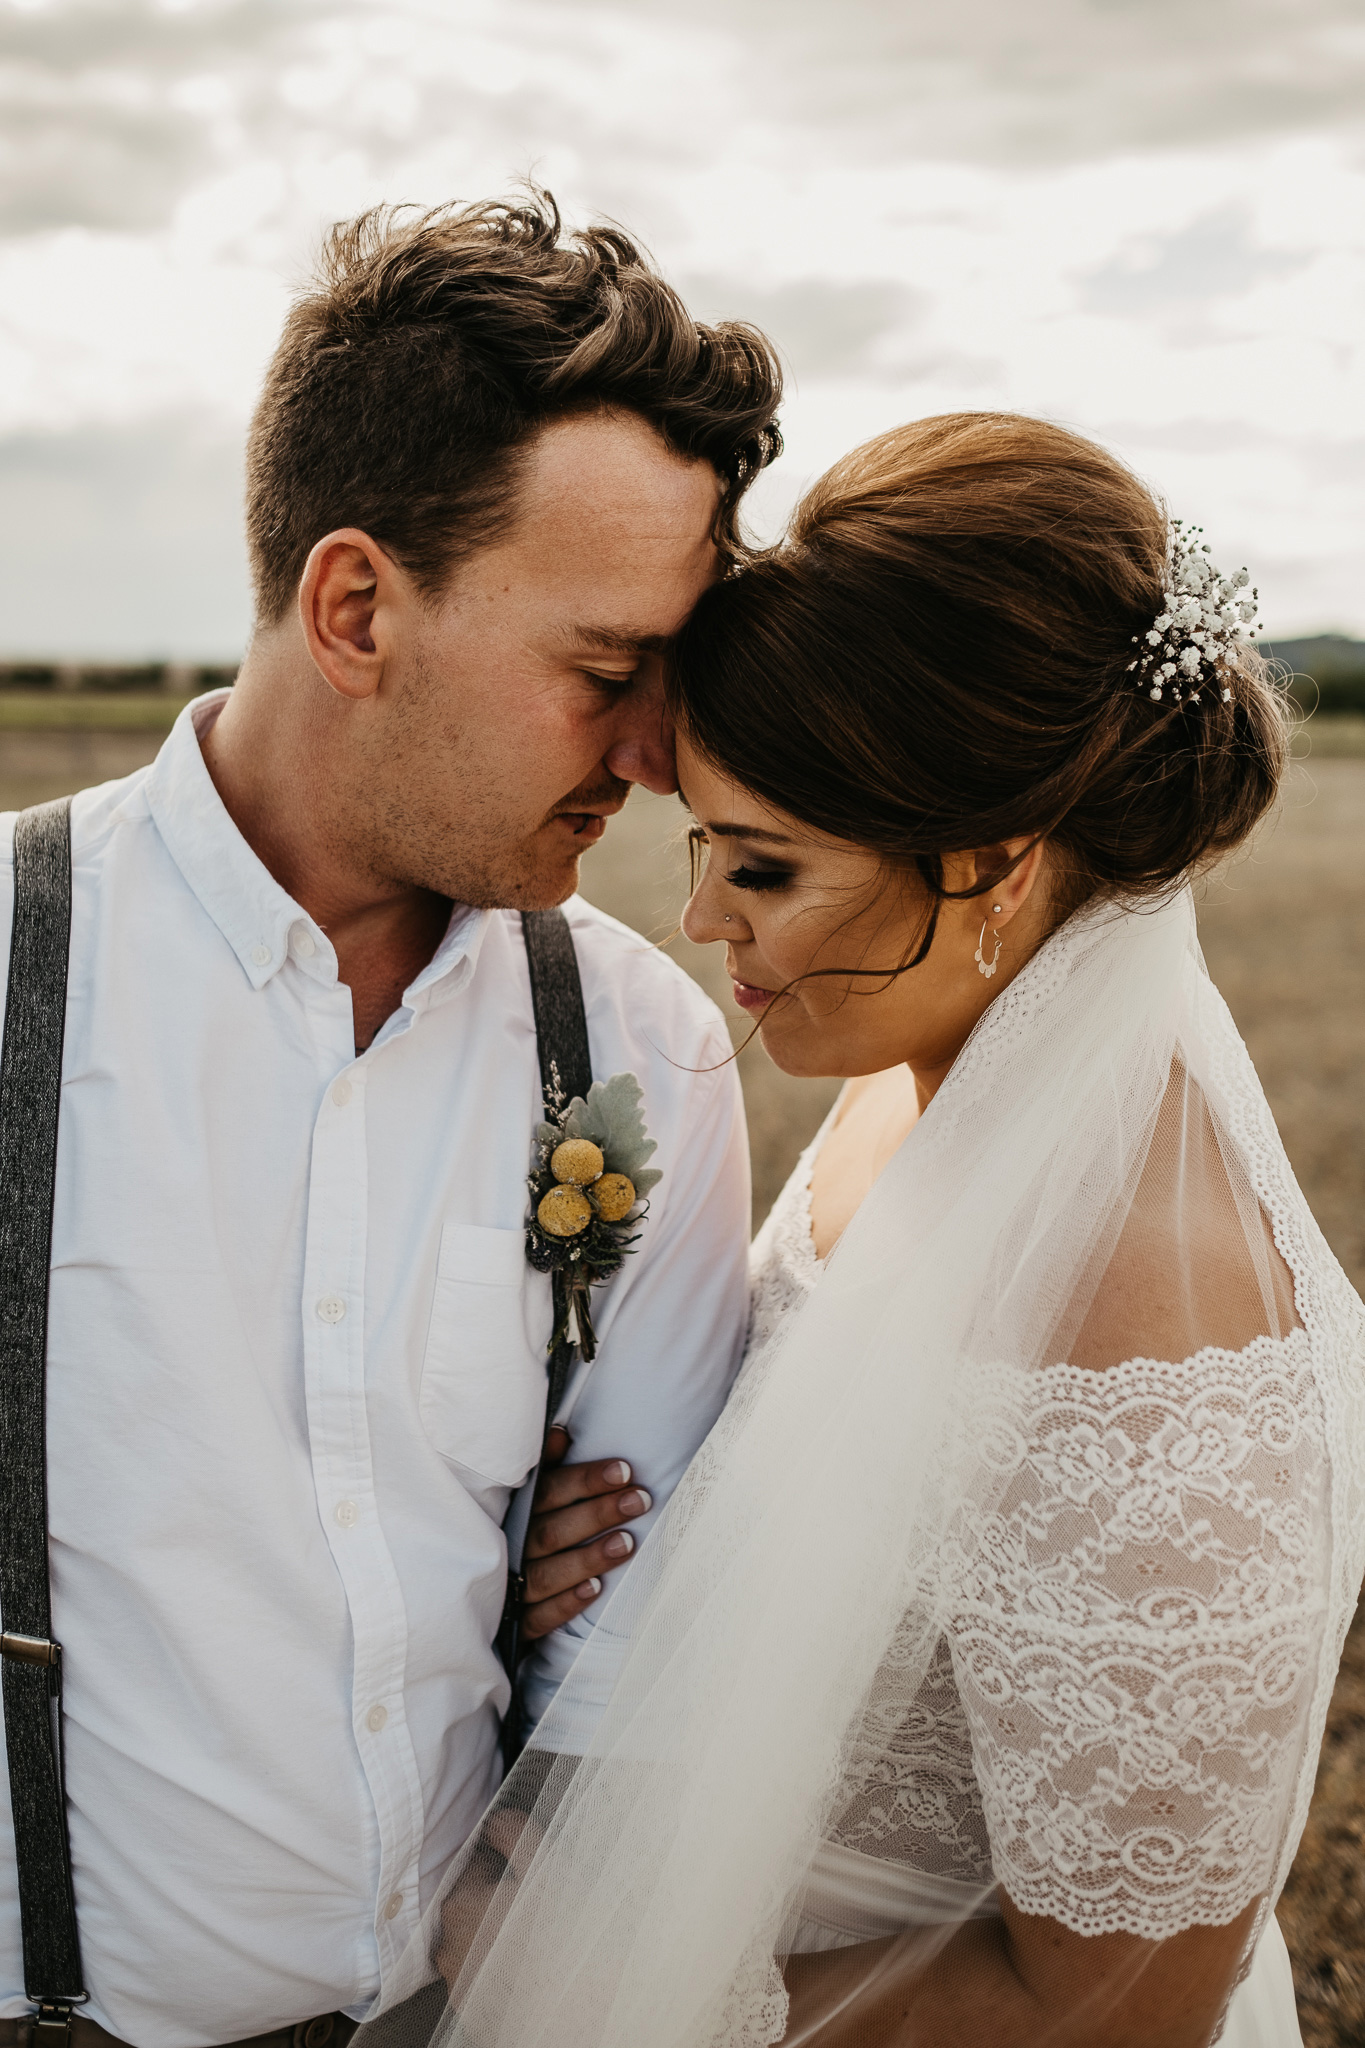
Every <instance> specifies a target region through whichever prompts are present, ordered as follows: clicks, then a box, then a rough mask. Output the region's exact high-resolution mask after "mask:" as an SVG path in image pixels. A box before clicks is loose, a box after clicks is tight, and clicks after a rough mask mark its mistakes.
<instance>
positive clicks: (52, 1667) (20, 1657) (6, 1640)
mask: <svg viewBox="0 0 1365 2048" xmlns="http://www.w3.org/2000/svg"><path fill="white" fill-rule="evenodd" d="M0 1657H8V1658H9V1659H10V1660H11V1661H12V1662H13V1663H15V1664H46V1665H47V1667H48V1670H49V1671H50V1673H51V1677H50V1678H49V1680H48V1690H49V1692H51V1693H53V1694H56V1693H59V1692H60V1691H61V1689H62V1646H61V1644H60V1643H50V1642H49V1641H48V1639H47V1637H46V1636H16V1635H10V1634H9V1633H8V1632H6V1633H5V1634H3V1635H0Z"/></svg>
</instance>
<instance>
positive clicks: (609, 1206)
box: [592, 1173, 635, 1223]
mask: <svg viewBox="0 0 1365 2048" xmlns="http://www.w3.org/2000/svg"><path fill="white" fill-rule="evenodd" d="M592 1198H593V1200H594V1202H596V1204H597V1213H598V1215H599V1216H600V1217H601V1218H602V1221H603V1222H604V1223H619V1222H620V1221H621V1218H622V1217H623V1216H627V1215H629V1213H630V1211H631V1210H632V1209H633V1208H634V1207H635V1183H634V1181H633V1180H631V1178H630V1176H629V1175H628V1174H624V1173H604V1174H603V1175H602V1178H601V1179H600V1180H599V1181H597V1182H596V1183H595V1184H594V1187H593V1191H592Z"/></svg>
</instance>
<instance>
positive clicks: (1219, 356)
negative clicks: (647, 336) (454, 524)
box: [0, 0, 1365, 659]
mask: <svg viewBox="0 0 1365 2048" xmlns="http://www.w3.org/2000/svg"><path fill="white" fill-rule="evenodd" d="M528 172H530V173H534V175H535V176H537V177H538V178H539V179H540V180H541V181H543V182H545V183H548V184H549V185H550V186H551V187H552V188H553V189H554V191H555V192H556V194H557V195H558V196H559V198H560V200H561V202H562V203H563V205H564V206H565V208H566V211H568V213H569V214H570V215H571V216H572V217H575V218H586V217H588V216H590V215H592V214H594V213H605V214H610V215H612V216H614V217H616V218H618V219H620V220H623V221H625V222H626V223H628V224H629V225H630V226H631V227H632V228H633V229H635V230H636V231H637V232H638V233H639V234H640V235H641V236H643V238H644V239H645V240H646V241H647V242H648V243H649V244H650V246H651V247H652V248H653V250H654V252H655V254H656V255H657V256H658V258H659V260H660V261H661V262H662V263H663V265H664V266H665V268H666V269H667V270H668V271H669V273H670V275H671V276H672V277H673V278H674V279H675V281H676V282H677V283H678V284H679V285H680V286H681V287H682V288H683V289H684V291H685V292H686V293H687V294H688V295H689V297H690V299H691V301H692V303H693V304H694V307H695V309H696V310H697V311H698V313H700V314H703V315H717V314H727V313H733V314H742V315H746V316H748V317H750V318H753V319H757V320H758V321H760V322H761V323H762V324H764V325H766V326H767V327H769V329H770V330H771V332H772V333H773V335H774V336H775V338H776V339H777V340H778V342H779V343H780V344H781V346H782V348H783V350H784V352H785V354H786V357H787V360H788V363H789V365H790V369H791V374H792V380H793V388H792V392H791V396H790V399H789V402H788V404H787V406H786V408H785V414H784V423H785V427H786V430H787V443H788V453H787V455H786V456H785V457H784V459H783V461H782V462H781V463H780V464H779V465H778V467H777V469H776V470H775V471H774V472H773V473H772V475H771V477H770V478H768V479H765V481H764V484H763V485H762V487H761V491H760V494H759V496H758V499H757V502H756V505H755V519H756V522H757V523H758V524H759V525H760V527H761V529H762V530H763V531H764V532H768V533H771V532H775V531H776V530H777V528H778V527H779V526H780V524H781V520H782V517H783V515H784V513H785V511H786V509H787V507H788V506H789V505H790V503H791V501H792V499H793V498H794V496H795V495H796V493H797V492H798V491H799V489H800V487H801V484H802V482H803V480H805V479H806V478H808V477H809V476H811V475H813V474H815V473H817V472H818V471H819V470H820V469H821V468H822V467H823V466H824V465H825V464H826V463H827V462H829V461H830V460H832V459H833V457H834V456H836V455H837V454H838V453H840V451H841V450H842V449H844V448H845V447H847V446H849V445H851V444H852V443H853V442H855V441H858V440H860V439H862V438H864V437H865V436H866V435H868V434H870V433H873V432H875V431H876V430H878V429H879V428H881V427H884V426H888V425H890V424H892V423H894V422H896V421H898V420H902V419H905V418H909V417H912V416H914V415H917V414H922V413H927V412H938V411H943V410H946V409H950V408H959V407H971V406H1005V407H1012V408H1017V409H1020V410H1024V411H1030V412H1039V413H1043V414H1046V415H1048V416H1050V417H1052V418H1055V419H1060V420H1063V421H1066V422H1069V423H1071V424H1074V425H1077V426H1080V427H1081V428H1083V429H1084V430H1085V431H1086V432H1089V433H1092V434H1095V435H1097V436H1098V437H1099V438H1100V439H1102V440H1104V441H1106V442H1107V443H1109V444H1110V445H1111V446H1113V447H1115V448H1117V449H1118V450H1120V451H1121V452H1122V453H1123V454H1124V455H1125V456H1126V457H1127V458H1128V459H1129V460H1130V461H1132V462H1133V463H1134V464H1135V465H1136V466H1137V467H1138V468H1139V469H1140V470H1141V471H1142V473H1143V474H1144V475H1146V476H1148V477H1150V478H1151V479H1152V480H1153V481H1154V482H1155V483H1157V484H1158V485H1159V486H1160V487H1161V489H1162V490H1163V491H1164V492H1165V493H1166V494H1167V496H1168V497H1169V499H1170V501H1171V503H1172V506H1173V509H1174V510H1175V511H1177V512H1178V513H1181V514H1183V515H1184V516H1186V517H1189V518H1193V519H1195V520H1199V521H1202V523H1203V524H1204V525H1205V527H1206V528H1207V530H1208V532H1209V535H1210V538H1211V539H1212V540H1214V541H1215V542H1216V548H1215V553H1216V555H1217V557H1218V558H1219V559H1222V560H1224V561H1225V562H1226V563H1227V564H1228V565H1229V566H1236V565H1237V564H1239V563H1241V562H1243V561H1246V562H1247V563H1249V564H1250V565H1251V567H1252V569H1253V571H1254V573H1255V576H1256V578H1257V580H1258V581H1259V582H1260V585H1261V588H1262V593H1263V604H1264V611H1265V619H1266V624H1267V628H1268V630H1269V631H1270V633H1271V634H1272V636H1273V635H1277V634H1278V635H1288V634H1292V633H1298V632H1310V631H1314V630H1318V629H1336V630H1339V631H1350V632H1355V633H1361V632H1365V574H1363V573H1362V565H1363V564H1365V377H1363V376H1362V371H1363V370H1365V340H1362V337H1365V0H951V4H948V0H686V4H666V0H600V4H584V0H0V520H2V521H3V528H4V540H3V552H2V553H0V562H3V584H2V585H0V587H2V588H3V592H4V596H3V607H4V615H3V625H0V643H3V644H2V645H0V656H3V655H4V654H7V653H33V654H38V653H47V654H66V655H82V654H84V655H97V654H106V655H109V656H113V657H134V656H140V655H169V656H172V657H178V658H182V659H196V658H205V659H210V658H219V657H224V656H233V655H235V654H237V653H238V652H240V650H241V647H242V645H243V642H244V639H245V635H246V632H247V628H248V623H249V606H248V599H247V590H246V577H245V570H244V565H243V556H242V548H241V542H240V539H239V513H240V503H239V501H240V445H241V440H242V433H243V428H244V424H245V421H246V419H247V416H248V414H249V411H250V407H251V404H252V398H253V393H254V390H255V387H256V383H257V380H258V378H259V375H260V371H261V367H262V364H263V362H264V360H265V359H266V357H267V355H268V353H269V351H270V348H271V346H272V344H273V341H274V338H275V335H276V332H277V329H278V326H279V322H280V319H281V315H282V312H283V309H284V307H285V305H286V303H287V299H288V294H289V291H290V289H291V287H292V286H294V285H295V284H296V283H297V282H298V281H299V280H300V279H301V278H302V277H303V276H304V275H305V274H306V271H307V267H308V263H309V259H310V253H311V251H312V249H313V248H314V247H315V245H316V241H317V237H318V234H319V231H320V229H321V228H322V226H323V225H325V224H326V223H327V222H329V221H331V220H333V219H335V218H337V217H339V216H341V215H344V214H346V213H349V212H352V211H354V210H356V209H358V208H359V207H361V206H364V205H366V204H368V203H370V202H371V201H373V200H376V199H380V198H386V199H401V200H413V201H419V202H432V201H436V200H444V199H448V198H451V197H462V198H472V197H476V196H481V195H485V194H488V193H493V192H500V191H504V190H506V189H507V188H508V187H509V185H510V184H511V183H512V181H514V180H515V179H516V178H517V177H519V176H522V175H525V174H526V173H528Z"/></svg>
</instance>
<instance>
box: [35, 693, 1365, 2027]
mask: <svg viewBox="0 0 1365 2048" xmlns="http://www.w3.org/2000/svg"><path fill="white" fill-rule="evenodd" d="M1315 724H1318V734H1317V735H1316V736H1315V737H1314V738H1313V741H1312V744H1311V745H1310V744H1308V743H1307V742H1306V741H1301V743H1300V751H1301V752H1302V753H1303V755H1304V757H1305V758H1303V759H1302V760H1300V762H1299V763H1298V765H1297V766H1296V767H1295V769H1294V770H1293V772H1292V775H1291V778H1290V782H1289V786H1288V788H1287V790H1286V793H1285V797H1284V801H1283V803H1282V804H1281V806H1280V809H1279V812H1278V813H1277V815H1276V817H1275V818H1274V819H1273V820H1272V821H1271V822H1270V823H1269V824H1268V825H1267V826H1266V827H1265V828H1264V829H1263V831H1262V832H1261V833H1260V835H1259V836H1258V838H1257V841H1256V843H1255V845H1254V847H1253V848H1252V849H1251V851H1250V852H1249V853H1247V854H1245V855H1244V856H1243V857H1242V858H1241V859H1240V860H1239V861H1238V862H1237V864H1236V865H1235V866H1234V867H1233V869H1232V870H1231V872H1230V873H1229V874H1227V875H1225V876H1223V877H1222V878H1220V879H1219V880H1218V881H1216V882H1215V883H1212V884H1210V885H1209V886H1208V887H1207V888H1206V889H1205V890H1204V892H1203V900H1202V902H1201V907H1200V924H1201V930H1202V934H1203V940H1204V947H1205V951H1206V954H1207V957H1208V962H1209V967H1210V970H1211V971H1212V974H1213V976H1214V979H1215V981H1217V982H1218V984H1219V986H1220V987H1221V988H1222V990H1223V992H1224V994H1225V995H1226V997H1227V999H1228V1002H1229V1004H1230V1005H1231V1008H1232V1011H1233V1014H1234V1016H1235V1017H1236V1019H1237V1022H1238V1025H1239V1027H1240V1029H1241V1031H1242V1033H1243V1035H1244V1037H1245V1038H1246V1040H1247V1043H1248V1044H1249V1046H1250V1048H1251V1051H1252V1055H1253V1057H1254V1058H1255V1061H1256V1064H1257V1066H1258V1068H1259V1070H1260V1073H1261V1076H1262V1079H1263V1080H1264V1082H1265V1086H1266V1091H1267V1093H1268V1095H1269V1097H1270V1101H1271V1105H1272V1107H1273V1109H1274V1111H1275V1114H1276V1117H1277V1118H1278V1120H1279V1124H1280V1129H1281V1131H1282V1132H1283V1134H1284V1139H1285V1143H1286V1146H1287V1148H1288V1151H1289V1154H1290V1157H1291V1159H1292V1160H1293V1162H1294V1166H1295V1169H1296V1171H1297V1173H1298V1175H1299V1178H1300V1180H1301V1182H1302V1183H1303V1186H1304V1189H1305V1191H1306V1193H1307V1195H1308V1198H1309V1200H1310V1201H1311V1203H1312V1205H1313V1208H1314V1211H1315V1213H1316V1214H1317V1217H1318V1219H1319V1221H1320V1223H1321V1224H1322V1227H1323V1229H1324V1231H1325V1232H1326V1234H1327V1237H1328V1238H1329V1240H1330V1241H1331V1243H1332V1246H1333V1248H1334V1250H1335V1251H1336V1253H1337V1256H1338V1257H1339V1258H1340V1259H1341V1261H1342V1263H1343V1265H1344V1266H1345V1267H1346V1270H1347V1271H1348V1273H1349V1274H1350V1275H1351V1278H1352V1279H1353V1281H1354V1282H1355V1284H1356V1286H1357V1287H1362V1288H1365V917H1363V916H1362V909H1361V906H1362V902H1365V745H1362V735H1363V734H1365V727H1363V726H1362V725H1361V723H1360V722H1359V721H1356V722H1355V724H1354V725H1351V724H1348V723H1347V722H1345V721H1343V722H1342V723H1341V724H1339V725H1336V726H1328V725H1327V723H1326V722H1325V721H1322V722H1315ZM1311 731H1312V728H1310V732H1311ZM156 745H157V735H156V734H155V733H154V732H149V731H141V732H140V731H132V730H123V731H119V732H105V731H98V730H93V729H89V730H87V729H82V730H47V731H27V730H18V729H13V728H11V727H10V725H9V721H7V720H6V721H3V723H0V807H4V808H9V807H11V806H14V805H17V804H22V803H34V802H38V801H40V800H42V799H43V798H46V797H50V796H56V795H60V794H63V793H64V792H66V791H67V790H71V789H76V788H79V787H81V786H82V785H83V784H86V783H90V782H95V781H100V780H103V779H104V778H106V777H109V776H115V775H122V774H126V773H128V772H129V771H130V770H131V769H132V768H134V767H136V766H138V765H139V764H140V763H141V762H143V761H145V760H148V759H150V758H151V755H152V753H153V752H154V751H155V748H156ZM686 874H687V857H686V851H685V848H684V846H683V844H682V836H681V813H680V812H679V809H678V807H677V805H676V804H675V803H674V802H673V801H672V800H671V799H660V798H651V797H645V796H639V795H637V796H636V797H635V798H633V799H632V801H631V803H630V804H629V805H628V806H627V808H626V811H625V812H624V814H623V815H622V816H621V817H620V818H619V819H617V820H616V821H615V822H614V823H613V825H612V826H611V828H610V830H609V831H608V834H607V837H606V839H605V841H604V842H603V844H602V845H601V846H600V847H599V848H597V849H596V850H595V851H594V852H593V853H592V854H590V855H589V857H588V859H587V861H586V862H585V863H584V871H583V889H584V893H585V895H587V896H589V897H590V898H591V899H592V901H594V902H595V903H598V904H601V905H602V906H603V908H605V909H607V910H609V911H611V912H612V914H613V915H614V916H617V917H620V918H622V919H623V920H624V921H625V922H626V923H628V924H630V925H632V926H634V927H635V928H636V929H637V930H639V931H640V932H642V933H643V934H644V935H645V936H646V937H648V938H652V939H655V940H659V941H663V940H666V939H668V936H669V934H670V933H671V932H673V931H674V930H675V928H676V923H677V914H678V910H679V907H680V905H681V903H682V900H683V895H684V893H685V886H686ZM670 950H671V951H672V952H673V953H674V955H675V957H676V958H678V959H679V960H680V961H681V963H682V964H683V966H685V967H686V968H687V970H688V971H689V973H692V974H695V975H696V976H697V978H698V979H699V980H700V981H701V982H702V983H703V984H704V985H705V986H706V987H707V988H708V989H710V990H711V992H712V993H713V994H714V995H716V996H717V997H718V998H719V999H721V1000H724V999H725V998H726V997H727V996H728V984H727V982H726V980H725V976H724V969H723V965H722V963H721V961H720V959H719V957H718V956H715V955H713V954H703V953H702V952H701V951H700V950H699V949H697V948H695V947H692V946H690V945H689V944H688V943H687V941H686V940H683V939H681V938H674V939H672V941H671V943H670ZM733 1026H734V1031H735V1035H736V1037H737V1038H738V1037H740V1036H742V1035H743V1020H742V1019H741V1018H739V1016H738V1015H737V1014H734V1015H733ZM740 1073H741V1076H742V1078H743V1082H744V1090H745V1098H746V1102H747V1106H748V1114H749V1126H750V1134H751V1139H752V1144H753V1155H754V1208H755V1215H756V1216H760V1217H761V1216H762V1214H763V1213H764V1211H765V1210H766V1208H767V1206H768V1204H769V1202H771V1200H772V1198H773V1196H774V1195H775V1194H776V1192H777V1190H778V1188H779V1187H780V1186H781V1184H782V1181H783V1179H784V1178H785V1176H786V1174H787V1173H788V1171H789V1170H790V1167H791V1165H792V1162H793V1161H794V1159H795V1157H796V1154H797V1152H798V1151H799V1150H800V1148H801V1146H802V1145H803V1144H804V1143H805V1142H806V1140H807V1139H808V1138H809V1136H810V1135H811V1133H812V1132H813V1131H814V1129H815V1127H816V1125H817V1124H818V1122H819V1120H820V1118H821V1117H822V1116H823V1114H824V1112H825V1110H826V1109H827V1107H828V1106H829V1104H830V1102H831V1101H832V1100H833V1096H834V1092H835V1091H834V1084H833V1083H828V1082H814V1081H793V1080H791V1079H789V1078H788V1077H787V1076H785V1075H783V1074H781V1073H779V1072H778V1071H777V1070H776V1068H774V1067H773V1066H772V1064H771V1062H770V1061H769V1060H768V1059H767V1057H766V1055H765V1054H764V1053H763V1051H762V1049H761V1047H759V1046H757V1045H752V1046H750V1047H749V1048H748V1049H747V1050H746V1051H744V1052H743V1053H742V1054H741V1056H740ZM1363 1614H1365V1610H1363ZM1363 1850H1365V1618H1362V1620H1361V1621H1359V1622H1358V1623H1357V1626H1356V1628H1355V1629H1354V1630H1353V1632H1352V1635H1351V1637H1350V1639H1349V1640H1348V1642H1347V1646H1346V1656H1345V1660H1344V1662H1343V1665H1342V1671H1341V1677H1340V1680H1339V1682H1338V1685H1337V1690H1336V1695H1335V1698H1334V1701H1333V1706H1332V1712H1331V1716H1330V1719H1329V1723H1328V1729H1327V1736H1326V1740H1325V1742H1324V1745H1323V1753H1322V1761H1321V1765H1320V1768H1319V1772H1318V1783H1317V1793H1316V1797H1315V1799H1314V1803H1313V1810H1312V1814H1311V1816H1310V1819H1309V1824H1308V1831H1307V1834H1306V1835H1305V1837H1304V1842H1303V1846H1302V1848H1301V1850H1300V1852H1299V1857H1298V1860H1297V1862H1296V1864H1295V1867H1294V1872H1293V1875H1292V1877H1291V1879H1290V1883H1289V1887H1288V1889H1287V1891H1286V1893H1285V1896H1284V1899H1283V1901H1282V1903H1281V1905H1280V1909H1279V1910H1280V1919H1281V1923H1282V1925H1283V1927H1284V1930H1285V1934H1286V1937H1287V1939H1288V1942H1289V1947H1290V1951H1291V1953H1292V1955H1293V1957H1294V1964H1295V1973H1296V1979H1297V1983H1298V1990H1299V2005H1300V2013H1301V2017H1302V2021H1303V2031H1304V2040H1305V2042H1306V2043H1307V2048H1360V2044H1361V2043H1365V1854H1363V1853H1362V1852H1363Z"/></svg>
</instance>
